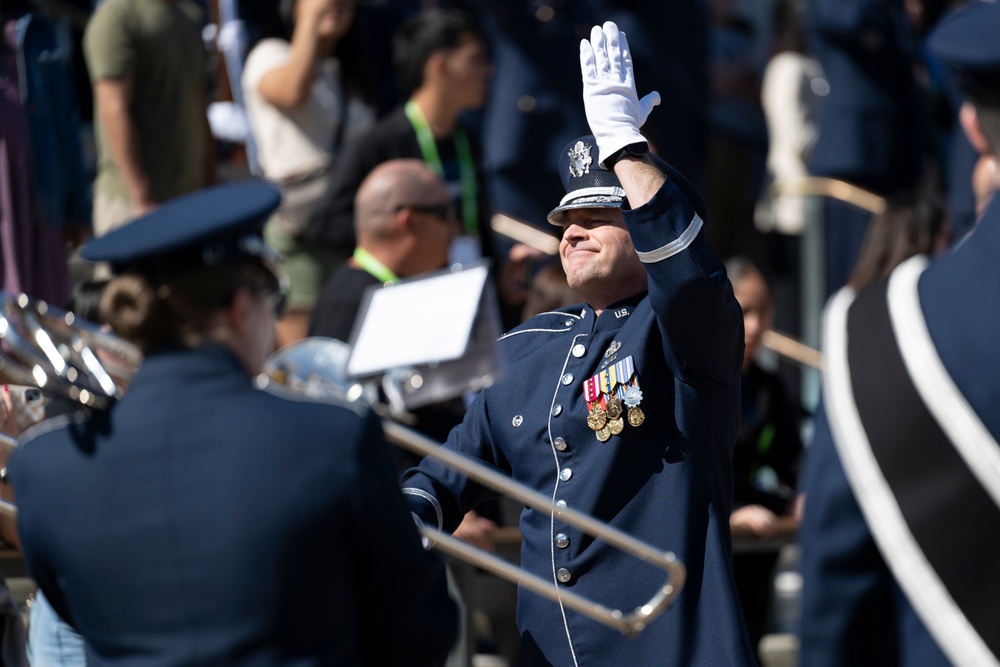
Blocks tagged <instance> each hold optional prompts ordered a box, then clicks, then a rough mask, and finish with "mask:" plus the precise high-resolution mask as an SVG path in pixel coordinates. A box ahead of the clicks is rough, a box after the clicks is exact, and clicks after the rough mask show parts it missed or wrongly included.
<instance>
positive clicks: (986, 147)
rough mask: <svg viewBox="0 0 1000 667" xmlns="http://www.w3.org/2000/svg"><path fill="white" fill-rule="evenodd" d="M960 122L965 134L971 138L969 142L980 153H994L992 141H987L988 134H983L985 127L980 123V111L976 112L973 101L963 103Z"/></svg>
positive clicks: (959, 114)
mask: <svg viewBox="0 0 1000 667" xmlns="http://www.w3.org/2000/svg"><path fill="white" fill-rule="evenodd" d="M958 122H959V123H960V124H961V125H962V129H963V130H964V131H965V136H967V137H968V138H969V143H971V144H972V147H973V148H975V149H976V152H978V153H979V154H980V155H992V154H993V149H992V148H990V142H989V141H987V139H986V135H985V134H983V128H982V126H981V125H980V124H979V113H978V112H976V107H974V106H973V105H972V103H971V102H963V103H962V108H961V109H959V111H958Z"/></svg>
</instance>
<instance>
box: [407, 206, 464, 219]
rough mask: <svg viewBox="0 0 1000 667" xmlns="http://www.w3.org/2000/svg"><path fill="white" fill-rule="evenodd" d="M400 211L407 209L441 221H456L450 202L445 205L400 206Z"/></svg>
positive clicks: (455, 212) (456, 214) (456, 216)
mask: <svg viewBox="0 0 1000 667" xmlns="http://www.w3.org/2000/svg"><path fill="white" fill-rule="evenodd" d="M399 208H400V209H404V208H409V209H413V210H414V211H417V212H418V213H427V214H429V215H433V216H434V217H436V218H441V219H442V220H447V221H449V222H450V221H452V220H457V219H458V212H457V210H456V209H455V205H454V204H452V203H451V202H448V203H447V204H408V205H404V206H400V207H399Z"/></svg>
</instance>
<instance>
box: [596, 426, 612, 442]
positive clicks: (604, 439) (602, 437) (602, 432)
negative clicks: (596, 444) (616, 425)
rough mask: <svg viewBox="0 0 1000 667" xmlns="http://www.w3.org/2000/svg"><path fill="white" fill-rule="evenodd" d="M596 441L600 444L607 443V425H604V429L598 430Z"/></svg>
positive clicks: (609, 431)
mask: <svg viewBox="0 0 1000 667" xmlns="http://www.w3.org/2000/svg"><path fill="white" fill-rule="evenodd" d="M597 439H598V440H600V441H601V442H607V441H608V440H610V439H611V426H610V425H609V424H605V425H604V428H602V429H598V431H597Z"/></svg>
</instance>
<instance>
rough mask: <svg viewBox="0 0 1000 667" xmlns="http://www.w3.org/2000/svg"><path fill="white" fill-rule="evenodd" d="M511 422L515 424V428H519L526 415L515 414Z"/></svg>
mask: <svg viewBox="0 0 1000 667" xmlns="http://www.w3.org/2000/svg"><path fill="white" fill-rule="evenodd" d="M510 423H511V424H513V425H514V428H517V427H518V426H520V425H521V424H523V423H524V417H522V416H521V415H514V418H513V419H512V420H511V422H510Z"/></svg>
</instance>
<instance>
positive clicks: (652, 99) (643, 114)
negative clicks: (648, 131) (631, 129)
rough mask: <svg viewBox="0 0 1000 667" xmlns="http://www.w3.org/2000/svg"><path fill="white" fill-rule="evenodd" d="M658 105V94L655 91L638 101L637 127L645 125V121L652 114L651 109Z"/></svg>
mask: <svg viewBox="0 0 1000 667" xmlns="http://www.w3.org/2000/svg"><path fill="white" fill-rule="evenodd" d="M659 103H660V94H659V93H658V92H656V91H655V90H654V91H653V92H651V93H650V94H649V95H646V96H645V97H643V98H642V99H641V100H639V118H638V120H639V127H642V126H643V125H645V124H646V119H647V118H649V114H650V113H652V111H653V107H655V106H656V105H657V104H659Z"/></svg>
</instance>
